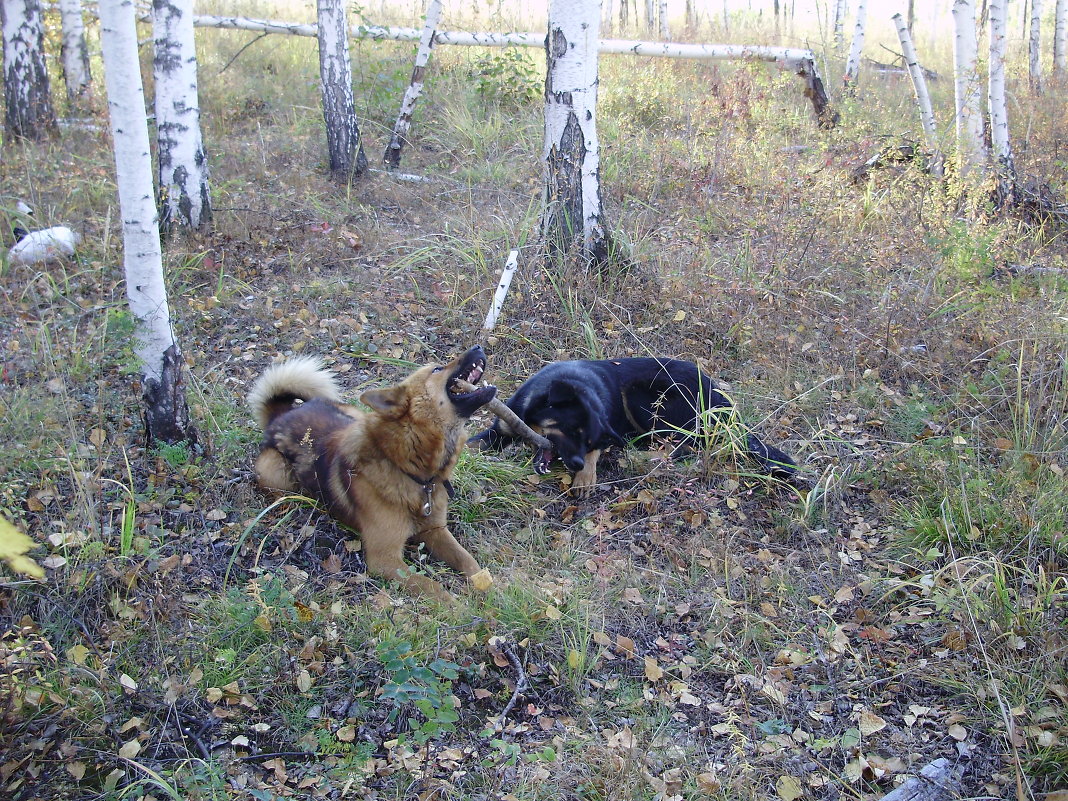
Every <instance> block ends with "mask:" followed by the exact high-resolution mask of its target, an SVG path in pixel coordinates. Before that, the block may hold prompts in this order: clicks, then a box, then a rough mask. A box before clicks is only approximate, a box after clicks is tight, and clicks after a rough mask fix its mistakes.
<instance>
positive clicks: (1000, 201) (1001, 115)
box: [987, 0, 1016, 208]
mask: <svg viewBox="0 0 1068 801" xmlns="http://www.w3.org/2000/svg"><path fill="white" fill-rule="evenodd" d="M989 13H990V37H989V39H990V59H989V61H990V65H989V69H990V74H989V86H988V89H987V102H988V103H989V105H990V141H991V145H992V148H993V153H992V155H993V158H994V170H995V172H996V173H997V181H998V183H997V190H996V196H995V202H996V203H997V205H998V207H999V208H1001V207H1002V206H1005V205H1011V203H1012V202H1013V189H1014V188H1015V186H1016V167H1015V165H1014V164H1013V159H1012V147H1011V145H1010V143H1009V115H1008V109H1007V106H1006V103H1005V50H1006V47H1005V40H1006V25H1005V0H990V6H989Z"/></svg>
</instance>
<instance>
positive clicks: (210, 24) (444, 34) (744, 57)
mask: <svg viewBox="0 0 1068 801" xmlns="http://www.w3.org/2000/svg"><path fill="white" fill-rule="evenodd" d="M193 24H194V25H196V26H199V27H202V28H222V29H227V30H241V31H254V32H257V33H282V34H290V35H294V36H315V35H316V26H315V25H310V24H308V25H304V24H298V23H293V22H280V21H278V20H263V19H249V18H246V17H224V16H218V15H203V14H201V15H197V16H195V17H193ZM350 33H351V34H352V36H353V37H354V38H356V39H371V40H373V41H381V40H384V39H389V40H393V41H400V42H418V41H420V40H421V38H422V36H423V30H422V29H420V28H394V27H385V26H381V25H355V26H353V27H352V30H351V31H350ZM432 41H433V43H434V44H439V45H459V46H463V47H536V48H538V49H542V48H544V47H545V34H544V33H529V32H511V33H489V32H486V33H479V32H467V31H436V32H435V33H434V36H433V40H432ZM598 50H599V52H601V53H615V54H622V55H633V56H652V57H657V58H685V59H696V60H699V61H764V62H770V63H775V64H780V65H782V67H783V68H784V69H788V70H793V71H794V72H795V73H797V74H798V75H799V76H800V77H801V78H803V79H804V80H805V96H806V97H808V98H809V99H810V100H811V101H812V106H813V109H814V110H815V112H816V116H817V118H818V120H819V122H820V124H821V125H823V126H827V127H830V126H833V125H834V124H835V123H836V122H837V120H838V115H837V113H836V112H833V111H831V110H830V102H829V98H828V95H827V91H826V88H825V87H824V85H823V79H822V78H821V77H820V74H819V70H818V69H817V68H816V56H815V54H814V53H813V52H812V51H811V50H806V49H804V48H800V47H766V46H763V45H733V44H732V45H719V44H685V43H680V42H642V41H632V40H627V39H601V40H600V42H599V44H598Z"/></svg>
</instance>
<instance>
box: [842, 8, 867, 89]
mask: <svg viewBox="0 0 1068 801" xmlns="http://www.w3.org/2000/svg"><path fill="white" fill-rule="evenodd" d="M867 20H868V6H867V2H866V0H858V2H857V20H856V23H855V24H854V25H853V43H852V44H851V45H850V47H849V58H847V59H846V68H845V75H844V76H842V82H843V85H844V86H845V88H846V90H847V91H850V92H854V91H856V86H857V76H858V75H859V74H860V54H861V52H863V50H864V28H865V26H866V25H867Z"/></svg>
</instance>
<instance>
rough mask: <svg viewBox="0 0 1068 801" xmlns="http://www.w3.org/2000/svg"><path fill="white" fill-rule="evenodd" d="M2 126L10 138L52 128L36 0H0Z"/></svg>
mask: <svg viewBox="0 0 1068 801" xmlns="http://www.w3.org/2000/svg"><path fill="white" fill-rule="evenodd" d="M0 25H2V27H3V39H4V97H5V100H6V103H5V106H4V108H5V112H4V128H5V130H6V132H7V138H8V139H9V140H10V139H43V138H45V137H46V136H49V135H50V134H51V133H52V132H53V131H55V129H56V113H55V111H54V110H53V108H52V92H51V88H50V86H49V82H48V68H47V66H46V65H45V52H44V27H43V23H42V22H41V4H40V2H39V0H2V2H0Z"/></svg>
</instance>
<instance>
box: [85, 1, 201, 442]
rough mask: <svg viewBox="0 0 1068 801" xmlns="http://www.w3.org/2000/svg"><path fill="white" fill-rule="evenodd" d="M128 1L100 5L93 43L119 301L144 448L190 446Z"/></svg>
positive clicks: (193, 433)
mask: <svg viewBox="0 0 1068 801" xmlns="http://www.w3.org/2000/svg"><path fill="white" fill-rule="evenodd" d="M136 13H137V9H136V6H135V5H134V0H100V44H101V49H102V50H103V56H104V83H105V86H106V87H107V95H108V111H109V113H110V116H111V133H112V138H113V141H114V150H115V174H116V179H117V181H116V183H117V184H118V188H119V213H120V214H121V215H122V242H123V265H124V268H125V274H126V297H127V298H128V300H129V302H130V311H131V313H132V314H133V317H134V321H135V325H136V327H135V331H134V337H135V340H136V344H135V346H134V353H135V354H136V355H137V357H138V359H140V361H141V368H142V371H143V378H144V381H143V385H142V397H143V401H144V415H145V429H146V433H147V435H148V439H149V440H150V441H162V442H168V443H175V442H190V443H194V442H196V430H195V429H194V428H193V426H192V424H191V422H190V420H189V407H188V405H187V404H186V399H185V383H184V378H183V369H182V368H183V359H182V353H181V350H180V349H179V347H178V341H177V340H176V339H175V337H174V330H173V329H172V328H171V319H170V310H169V308H168V305H167V288H166V284H165V283H164V280H163V255H162V251H161V247H160V238H159V227H158V226H157V214H156V203H155V198H154V194H155V193H154V190H153V186H152V153H151V150H150V147H149V142H148V119H147V116H146V114H145V95H144V87H143V86H142V84H141V69H140V65H139V62H138V57H137V22H136V19H135V14H136Z"/></svg>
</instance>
